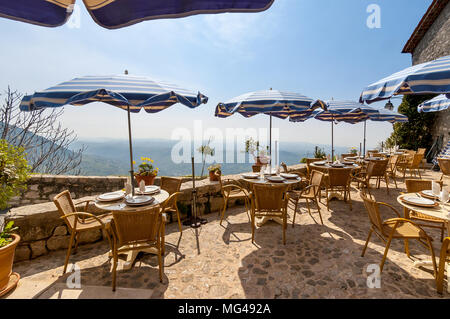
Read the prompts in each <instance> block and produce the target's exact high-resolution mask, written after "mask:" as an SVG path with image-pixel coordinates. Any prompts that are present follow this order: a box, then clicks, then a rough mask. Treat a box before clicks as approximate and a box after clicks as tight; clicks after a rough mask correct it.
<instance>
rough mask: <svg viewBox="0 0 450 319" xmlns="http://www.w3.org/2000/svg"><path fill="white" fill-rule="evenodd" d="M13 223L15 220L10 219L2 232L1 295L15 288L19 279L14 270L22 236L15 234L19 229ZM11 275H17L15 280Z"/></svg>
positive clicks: (0, 253) (0, 234) (0, 255)
mask: <svg viewBox="0 0 450 319" xmlns="http://www.w3.org/2000/svg"><path fill="white" fill-rule="evenodd" d="M13 225H14V222H13V221H10V222H9V223H7V224H6V226H5V227H4V228H3V230H2V231H1V232H0V296H2V295H4V294H6V293H7V292H8V291H9V290H10V289H12V288H14V286H15V285H16V284H17V281H18V280H19V275H18V274H16V273H14V274H13V272H12V266H13V262H14V253H15V251H16V247H17V244H18V243H19V241H20V236H19V235H17V234H13V231H15V230H16V229H17V227H13ZM11 275H15V279H16V280H15V281H12V280H10V277H11Z"/></svg>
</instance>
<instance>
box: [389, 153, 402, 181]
mask: <svg viewBox="0 0 450 319" xmlns="http://www.w3.org/2000/svg"><path fill="white" fill-rule="evenodd" d="M399 161H400V156H398V155H392V156H391V157H390V158H389V162H388V165H387V169H386V173H387V174H388V176H390V177H391V178H392V180H393V181H394V184H395V188H398V186H397V178H396V174H397V165H398V163H399Z"/></svg>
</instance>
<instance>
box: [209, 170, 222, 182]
mask: <svg viewBox="0 0 450 319" xmlns="http://www.w3.org/2000/svg"><path fill="white" fill-rule="evenodd" d="M221 174H222V173H221V172H220V171H210V172H209V180H210V181H211V182H218V181H219V178H220V175H221Z"/></svg>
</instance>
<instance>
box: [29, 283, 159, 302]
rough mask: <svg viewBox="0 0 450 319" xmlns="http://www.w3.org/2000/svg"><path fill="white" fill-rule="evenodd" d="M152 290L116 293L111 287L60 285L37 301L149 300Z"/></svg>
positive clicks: (49, 290) (119, 290)
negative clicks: (71, 287)
mask: <svg viewBox="0 0 450 319" xmlns="http://www.w3.org/2000/svg"><path fill="white" fill-rule="evenodd" d="M152 293H153V291H152V290H151V289H133V288H120V287H119V288H117V289H116V291H115V292H113V291H112V290H111V287H104V286H86V285H85V286H83V287H82V288H81V289H76V288H74V289H69V288H67V285H66V284H63V283H58V284H55V285H53V286H52V287H50V288H49V289H48V290H46V291H45V292H43V293H42V294H41V295H39V296H38V297H37V299H131V298H132V299H149V298H150V297H151V296H152Z"/></svg>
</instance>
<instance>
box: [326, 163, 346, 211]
mask: <svg viewBox="0 0 450 319" xmlns="http://www.w3.org/2000/svg"><path fill="white" fill-rule="evenodd" d="M327 177H328V178H327V185H326V197H327V209H328V210H330V198H329V196H328V195H329V193H330V192H342V193H343V196H344V201H345V202H347V203H349V204H350V210H352V199H351V197H350V182H351V180H352V169H351V168H329V169H328V175H327Z"/></svg>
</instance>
